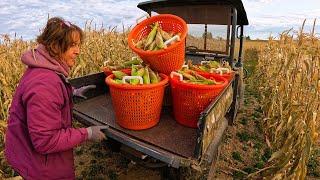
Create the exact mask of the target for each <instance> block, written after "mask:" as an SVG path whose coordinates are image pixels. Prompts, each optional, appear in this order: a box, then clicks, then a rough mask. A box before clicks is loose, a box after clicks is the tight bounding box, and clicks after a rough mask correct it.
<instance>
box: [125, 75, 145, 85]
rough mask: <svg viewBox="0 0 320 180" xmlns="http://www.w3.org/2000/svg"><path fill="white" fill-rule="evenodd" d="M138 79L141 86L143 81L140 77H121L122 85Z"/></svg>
mask: <svg viewBox="0 0 320 180" xmlns="http://www.w3.org/2000/svg"><path fill="white" fill-rule="evenodd" d="M130 79H139V82H140V84H143V79H142V77H141V76H123V78H122V83H126V80H130Z"/></svg>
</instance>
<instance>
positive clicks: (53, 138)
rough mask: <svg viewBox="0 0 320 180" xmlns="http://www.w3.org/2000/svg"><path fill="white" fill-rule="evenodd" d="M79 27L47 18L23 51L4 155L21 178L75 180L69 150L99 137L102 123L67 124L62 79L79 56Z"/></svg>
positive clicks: (68, 107) (68, 90)
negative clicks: (29, 47)
mask: <svg viewBox="0 0 320 180" xmlns="http://www.w3.org/2000/svg"><path fill="white" fill-rule="evenodd" d="M82 40H83V31H82V30H81V29H80V28H79V27H78V26H76V25H74V24H71V23H70V22H67V21H64V20H63V19H61V18H57V17H55V18H51V19H49V20H48V22H47V25H46V27H45V29H44V30H43V32H42V34H40V36H38V38H37V42H38V43H39V45H38V47H37V48H36V49H34V50H29V51H27V52H25V53H24V54H23V55H22V57H21V60H22V62H23V63H24V64H26V65H27V66H28V68H27V70H26V72H25V73H24V75H23V77H22V78H21V80H20V82H19V86H18V87H17V89H16V92H15V95H14V97H13V101H12V104H11V107H10V112H9V120H8V128H7V132H6V141H5V155H6V158H7V160H8V162H9V164H10V165H11V166H12V167H13V169H14V170H15V171H16V172H17V173H19V174H20V175H21V176H22V177H23V178H25V179H75V174H74V162H73V161H74V157H73V148H74V147H75V146H78V145H79V144H81V143H82V142H84V141H86V140H93V141H100V140H102V139H104V138H105V135H104V133H102V132H101V131H100V130H101V129H102V128H105V127H101V126H92V127H89V128H78V129H75V128H72V125H71V120H72V94H73V93H74V94H75V95H78V96H82V95H83V93H84V92H85V91H86V90H88V89H89V88H92V87H91V86H88V87H82V88H80V89H76V90H73V88H72V87H71V85H70V83H69V82H68V80H67V77H68V75H69V72H70V68H71V67H72V66H74V64H75V60H76V57H77V56H78V55H79V51H80V44H81V42H82Z"/></svg>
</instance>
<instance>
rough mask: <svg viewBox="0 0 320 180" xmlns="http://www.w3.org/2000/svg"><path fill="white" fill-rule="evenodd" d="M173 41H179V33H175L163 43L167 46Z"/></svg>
mask: <svg viewBox="0 0 320 180" xmlns="http://www.w3.org/2000/svg"><path fill="white" fill-rule="evenodd" d="M173 41H180V36H179V35H175V36H173V37H172V38H171V39H168V40H167V41H166V42H164V43H163V44H164V45H166V46H167V45H168V44H171V43H172V42H173Z"/></svg>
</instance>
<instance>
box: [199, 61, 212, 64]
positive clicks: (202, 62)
mask: <svg viewBox="0 0 320 180" xmlns="http://www.w3.org/2000/svg"><path fill="white" fill-rule="evenodd" d="M207 63H210V61H201V62H200V64H201V65H203V64H207Z"/></svg>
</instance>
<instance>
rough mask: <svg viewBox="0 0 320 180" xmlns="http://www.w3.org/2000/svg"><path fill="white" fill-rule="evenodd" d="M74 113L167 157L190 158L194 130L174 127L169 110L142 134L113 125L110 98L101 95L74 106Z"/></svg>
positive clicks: (194, 139)
mask: <svg viewBox="0 0 320 180" xmlns="http://www.w3.org/2000/svg"><path fill="white" fill-rule="evenodd" d="M74 110H75V111H78V112H79V113H84V114H85V115H86V116H90V117H91V118H94V119H95V120H96V121H99V122H100V123H103V124H106V125H108V126H110V127H112V128H113V129H116V130H118V131H120V132H122V133H125V134H127V135H129V136H130V137H132V138H134V139H137V140H140V141H143V142H145V143H148V144H150V145H153V146H157V147H159V148H161V149H164V150H167V151H170V152H171V153H174V154H177V155H180V156H183V157H186V158H190V157H193V155H194V149H195V146H196V138H197V134H196V133H197V130H196V129H193V128H188V127H184V126H182V125H180V124H178V123H177V122H176V121H175V120H174V118H173V116H172V115H171V114H172V113H171V112H170V110H169V108H168V109H166V108H163V113H162V114H161V117H160V121H159V123H158V124H157V125H156V126H154V127H152V128H150V129H146V130H140V131H133V130H128V129H124V128H122V127H120V126H119V125H118V124H117V123H116V121H115V115H114V111H113V107H112V102H111V96H110V94H104V95H100V96H96V97H94V98H91V99H88V100H86V101H83V102H80V103H78V104H75V106H74Z"/></svg>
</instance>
